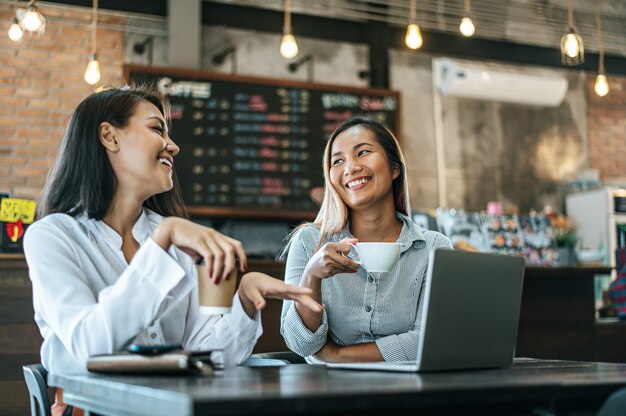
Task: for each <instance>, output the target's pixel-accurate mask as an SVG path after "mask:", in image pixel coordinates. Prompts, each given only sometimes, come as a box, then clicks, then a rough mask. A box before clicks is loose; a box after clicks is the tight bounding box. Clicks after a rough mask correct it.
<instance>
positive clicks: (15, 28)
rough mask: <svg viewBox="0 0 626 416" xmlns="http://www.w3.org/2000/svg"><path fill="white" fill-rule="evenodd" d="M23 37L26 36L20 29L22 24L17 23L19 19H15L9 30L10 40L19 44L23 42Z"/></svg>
mask: <svg viewBox="0 0 626 416" xmlns="http://www.w3.org/2000/svg"><path fill="white" fill-rule="evenodd" d="M22 36H24V31H23V30H22V28H21V27H20V24H19V23H18V21H17V18H16V17H14V18H13V21H12V22H11V27H10V28H9V39H11V40H12V41H13V42H19V41H20V40H22Z"/></svg>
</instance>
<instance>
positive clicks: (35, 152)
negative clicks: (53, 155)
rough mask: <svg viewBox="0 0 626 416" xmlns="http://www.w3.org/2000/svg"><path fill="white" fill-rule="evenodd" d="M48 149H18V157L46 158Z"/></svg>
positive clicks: (16, 152)
mask: <svg viewBox="0 0 626 416" xmlns="http://www.w3.org/2000/svg"><path fill="white" fill-rule="evenodd" d="M46 153H47V152H46V149H16V150H15V155H16V156H46Z"/></svg>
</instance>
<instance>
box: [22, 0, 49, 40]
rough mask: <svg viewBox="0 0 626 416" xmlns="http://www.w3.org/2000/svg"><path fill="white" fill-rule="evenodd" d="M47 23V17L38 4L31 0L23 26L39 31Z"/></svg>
mask: <svg viewBox="0 0 626 416" xmlns="http://www.w3.org/2000/svg"><path fill="white" fill-rule="evenodd" d="M45 23H46V19H45V18H44V17H43V15H42V14H41V12H40V11H39V9H38V8H37V6H35V1H34V0H31V2H30V4H29V5H28V10H27V11H26V13H24V16H22V27H23V28H24V29H26V30H28V31H29V32H37V31H39V30H40V29H41V28H42V27H43V26H44V24H45Z"/></svg>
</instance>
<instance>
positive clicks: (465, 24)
mask: <svg viewBox="0 0 626 416" xmlns="http://www.w3.org/2000/svg"><path fill="white" fill-rule="evenodd" d="M459 30H460V31H461V34H462V35H463V36H465V37H466V38H469V37H471V36H473V35H474V33H475V32H476V28H475V27H474V23H473V22H472V19H471V18H470V17H464V18H463V19H462V20H461V24H460V25H459Z"/></svg>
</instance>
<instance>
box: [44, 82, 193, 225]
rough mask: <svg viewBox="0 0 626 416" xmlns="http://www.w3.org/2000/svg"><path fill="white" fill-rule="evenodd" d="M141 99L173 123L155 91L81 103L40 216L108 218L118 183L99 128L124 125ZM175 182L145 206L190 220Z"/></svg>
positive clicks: (113, 93) (102, 95)
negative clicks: (104, 124) (81, 215)
mask: <svg viewBox="0 0 626 416" xmlns="http://www.w3.org/2000/svg"><path fill="white" fill-rule="evenodd" d="M142 100H146V101H148V102H150V103H152V104H154V105H155V106H156V107H157V108H158V109H159V110H160V111H161V113H162V114H163V116H164V117H165V118H166V120H167V122H168V124H169V123H170V121H171V120H170V106H169V101H168V100H167V98H166V97H165V96H164V95H162V94H160V93H159V92H157V91H156V90H155V89H153V88H152V87H145V86H132V87H123V88H112V89H107V90H103V91H100V92H96V93H93V94H91V95H90V96H89V97H87V98H85V99H84V100H83V101H82V102H81V103H80V104H79V105H78V107H77V108H76V110H74V114H72V117H71V118H70V121H69V123H68V126H67V130H66V131H65V136H64V137H63V141H62V142H61V147H60V149H59V153H58V155H57V159H56V162H55V163H54V166H53V167H52V169H51V170H50V173H49V174H48V180H47V182H46V186H45V187H44V191H43V197H42V199H41V201H40V203H39V206H38V216H39V218H43V217H45V216H46V215H49V214H54V213H64V214H69V215H72V216H77V215H80V214H82V213H86V214H87V216H88V217H89V218H93V219H96V220H101V219H102V218H104V216H105V215H106V213H107V212H108V210H109V206H110V204H111V201H112V200H113V196H114V194H115V186H116V184H115V175H114V173H113V168H112V167H111V163H110V162H109V158H108V156H107V154H106V151H105V149H104V146H103V145H102V144H101V143H100V138H99V130H100V124H102V123H103V122H108V123H111V125H113V126H115V127H117V128H124V127H126V126H127V125H128V123H129V121H130V118H131V117H132V116H133V114H134V112H135V109H136V107H137V104H139V103H140V102H141V101H142ZM172 179H173V181H174V186H173V188H172V189H171V190H170V191H168V192H163V193H161V194H158V195H153V196H151V197H150V198H148V199H147V200H146V201H145V202H144V204H143V205H144V206H145V207H146V208H149V209H151V210H152V211H154V212H156V213H158V214H160V215H163V216H179V217H185V218H187V211H186V209H185V206H184V204H183V199H182V197H181V194H180V189H179V186H178V177H177V175H176V172H175V171H174V174H173V177H172Z"/></svg>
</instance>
